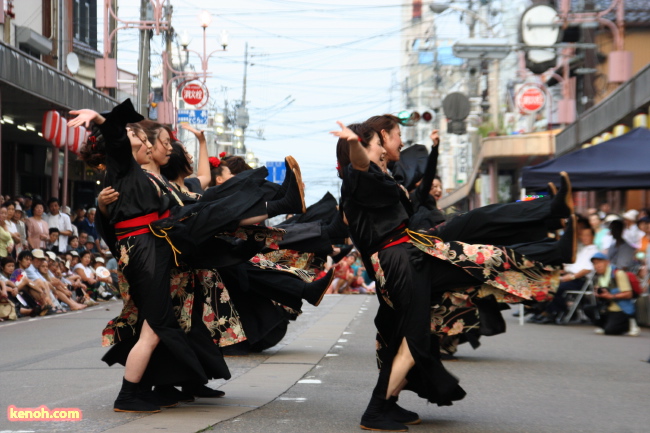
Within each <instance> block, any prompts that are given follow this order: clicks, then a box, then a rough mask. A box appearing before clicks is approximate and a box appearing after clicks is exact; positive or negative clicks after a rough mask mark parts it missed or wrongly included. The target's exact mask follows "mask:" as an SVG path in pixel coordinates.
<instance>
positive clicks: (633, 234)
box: [622, 209, 645, 249]
mask: <svg viewBox="0 0 650 433" xmlns="http://www.w3.org/2000/svg"><path fill="white" fill-rule="evenodd" d="M638 218H639V211H638V210H636V209H630V210H628V211H627V212H625V213H624V214H623V225H624V226H625V228H624V229H623V235H622V236H623V239H625V242H627V243H628V244H630V245H632V246H633V247H634V248H635V249H638V248H639V247H641V238H643V236H644V234H645V233H643V232H642V231H641V230H640V229H639V227H638V226H637V223H636V222H637V219H638Z"/></svg>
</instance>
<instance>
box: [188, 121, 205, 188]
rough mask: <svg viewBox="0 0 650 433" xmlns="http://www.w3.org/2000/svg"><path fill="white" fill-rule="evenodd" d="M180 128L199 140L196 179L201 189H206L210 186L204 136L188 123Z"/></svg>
mask: <svg viewBox="0 0 650 433" xmlns="http://www.w3.org/2000/svg"><path fill="white" fill-rule="evenodd" d="M181 128H183V129H185V130H187V131H190V132H191V133H192V134H194V136H195V137H196V139H197V140H199V163H198V166H197V171H196V178H197V179H198V180H199V182H201V188H202V189H206V188H207V187H208V185H209V184H210V180H211V178H212V177H211V175H210V161H209V156H208V143H207V141H206V140H205V134H204V133H203V131H200V130H198V129H196V128H194V127H193V126H192V125H190V124H189V123H182V124H181Z"/></svg>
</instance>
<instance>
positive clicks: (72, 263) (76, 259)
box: [68, 251, 80, 273]
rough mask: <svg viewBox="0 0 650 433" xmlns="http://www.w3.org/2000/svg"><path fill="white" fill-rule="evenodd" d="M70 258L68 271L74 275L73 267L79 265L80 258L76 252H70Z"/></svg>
mask: <svg viewBox="0 0 650 433" xmlns="http://www.w3.org/2000/svg"><path fill="white" fill-rule="evenodd" d="M70 256H71V257H70V266H68V268H69V269H70V271H72V272H73V273H75V272H76V271H75V270H74V267H75V266H77V263H79V259H80V256H79V253H78V252H76V251H70Z"/></svg>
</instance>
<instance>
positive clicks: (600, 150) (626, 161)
mask: <svg viewBox="0 0 650 433" xmlns="http://www.w3.org/2000/svg"><path fill="white" fill-rule="evenodd" d="M561 171H566V172H567V173H569V177H570V178H571V184H572V186H573V189H576V190H592V189H650V131H649V130H648V129H646V128H636V129H634V130H632V131H630V132H628V133H627V134H625V135H621V136H620V137H616V138H612V139H611V140H609V141H606V142H604V143H601V144H598V145H596V146H591V147H588V148H586V149H580V150H576V151H575V152H571V153H568V154H566V155H563V156H560V157H559V158H555V159H552V160H550V161H546V162H543V163H541V164H537V165H533V166H528V167H524V168H523V170H522V176H521V184H522V187H524V188H526V189H530V190H541V189H546V188H547V185H548V182H554V183H555V184H556V185H559V182H560V175H559V173H560V172H561Z"/></svg>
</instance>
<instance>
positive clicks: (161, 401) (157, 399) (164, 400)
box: [140, 382, 179, 408]
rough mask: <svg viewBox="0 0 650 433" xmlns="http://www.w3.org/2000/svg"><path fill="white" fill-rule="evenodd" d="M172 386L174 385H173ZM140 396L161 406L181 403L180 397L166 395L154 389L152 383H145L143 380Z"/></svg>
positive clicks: (172, 405) (165, 406) (166, 406)
mask: <svg viewBox="0 0 650 433" xmlns="http://www.w3.org/2000/svg"><path fill="white" fill-rule="evenodd" d="M171 388H174V387H173V386H172V387H171ZM174 389H175V388H174ZM140 398H142V399H143V400H144V401H148V402H149V403H153V404H155V405H156V406H159V407H161V408H163V407H164V408H168V407H174V406H178V404H179V402H178V399H176V398H174V397H172V396H169V395H164V394H162V393H160V392H157V391H153V390H152V389H151V385H144V384H142V382H140Z"/></svg>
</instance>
